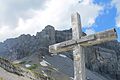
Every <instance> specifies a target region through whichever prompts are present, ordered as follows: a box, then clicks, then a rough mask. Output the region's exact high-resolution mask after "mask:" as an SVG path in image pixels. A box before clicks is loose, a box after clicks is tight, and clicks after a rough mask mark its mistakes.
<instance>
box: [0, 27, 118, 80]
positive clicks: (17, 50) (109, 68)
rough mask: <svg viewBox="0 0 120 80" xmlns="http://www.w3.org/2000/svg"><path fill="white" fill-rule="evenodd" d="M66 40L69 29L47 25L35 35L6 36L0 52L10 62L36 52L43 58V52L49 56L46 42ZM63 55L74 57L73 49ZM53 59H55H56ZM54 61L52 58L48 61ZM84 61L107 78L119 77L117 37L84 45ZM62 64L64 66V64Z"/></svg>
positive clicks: (70, 33) (70, 36) (69, 32)
mask: <svg viewBox="0 0 120 80" xmlns="http://www.w3.org/2000/svg"><path fill="white" fill-rule="evenodd" d="M83 35H85V33H83ZM69 39H72V30H71V29H70V30H63V31H58V30H55V29H54V27H52V26H50V25H48V26H46V27H45V28H44V29H43V30H42V31H41V32H38V33H37V34H36V35H35V36H31V35H29V34H28V35H24V34H23V35H21V36H19V37H17V38H12V39H7V40H6V41H4V42H3V43H0V54H1V56H4V57H6V58H9V59H10V60H13V61H14V60H19V59H23V58H25V57H27V56H31V55H34V54H35V53H37V54H39V59H42V58H43V57H45V56H46V55H47V56H49V57H51V55H50V53H49V52H48V46H49V45H51V44H54V43H58V42H62V41H66V40H69ZM63 55H65V56H67V57H68V58H70V59H71V60H73V57H72V51H69V52H65V53H63ZM49 59H50V58H49ZM59 59H60V58H59ZM55 60H57V58H56V59H55ZM55 60H54V59H53V60H51V63H53V61H55ZM85 61H86V68H88V69H90V70H92V71H93V72H97V73H99V74H101V75H103V76H104V77H106V78H108V77H111V78H112V79H113V80H119V79H120V77H119V76H120V43H119V42H117V41H116V40H115V41H110V42H106V43H103V44H99V45H94V46H92V47H86V48H85ZM54 63H55V62H54ZM63 63H65V62H63ZM57 64H59V63H56V64H53V65H54V66H56V65H57ZM68 65H71V64H68ZM62 67H65V66H64V65H63V66H62ZM62 67H60V68H62ZM61 70H63V73H67V72H65V70H64V69H61ZM68 72H69V71H68ZM72 74H73V73H72V72H71V74H68V75H72Z"/></svg>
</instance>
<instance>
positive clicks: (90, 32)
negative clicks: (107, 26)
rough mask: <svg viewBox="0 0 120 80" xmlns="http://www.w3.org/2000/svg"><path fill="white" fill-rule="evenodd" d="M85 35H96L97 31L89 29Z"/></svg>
mask: <svg viewBox="0 0 120 80" xmlns="http://www.w3.org/2000/svg"><path fill="white" fill-rule="evenodd" d="M85 33H86V34H87V35H90V34H94V33H95V30H94V29H90V28H89V29H86V31H85Z"/></svg>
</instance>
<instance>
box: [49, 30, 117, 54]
mask: <svg viewBox="0 0 120 80" xmlns="http://www.w3.org/2000/svg"><path fill="white" fill-rule="evenodd" d="M116 38H117V33H116V30H115V29H111V30H106V31H104V32H99V33H96V34H92V35H88V36H84V37H82V38H81V39H78V40H74V39H72V40H68V41H64V42H61V43H57V44H54V45H50V46H49V52H51V53H58V52H63V51H69V50H72V49H73V47H74V46H75V45H76V44H80V45H81V46H91V45H95V44H100V43H103V42H107V41H111V40H115V39H116Z"/></svg>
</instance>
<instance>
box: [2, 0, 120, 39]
mask: <svg viewBox="0 0 120 80" xmlns="http://www.w3.org/2000/svg"><path fill="white" fill-rule="evenodd" d="M74 12H79V13H80V15H81V21H82V28H83V31H84V32H86V33H87V34H92V33H95V32H98V31H101V30H105V29H109V28H113V27H114V28H116V29H117V30H118V34H119V33H120V30H119V27H120V0H0V41H4V40H6V39H7V38H14V37H17V36H19V35H20V34H31V35H35V34H36V32H40V31H41V30H42V29H43V28H44V27H45V26H46V25H52V26H54V27H55V29H58V30H64V29H69V28H70V27H71V23H70V17H71V14H72V13H74Z"/></svg>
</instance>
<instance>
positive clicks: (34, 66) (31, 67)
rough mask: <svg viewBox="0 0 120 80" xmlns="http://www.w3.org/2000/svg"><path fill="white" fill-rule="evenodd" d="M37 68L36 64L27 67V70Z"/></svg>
mask: <svg viewBox="0 0 120 80" xmlns="http://www.w3.org/2000/svg"><path fill="white" fill-rule="evenodd" d="M37 67H38V65H37V64H33V65H31V66H30V67H28V68H27V69H29V70H33V69H36V68H37Z"/></svg>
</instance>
